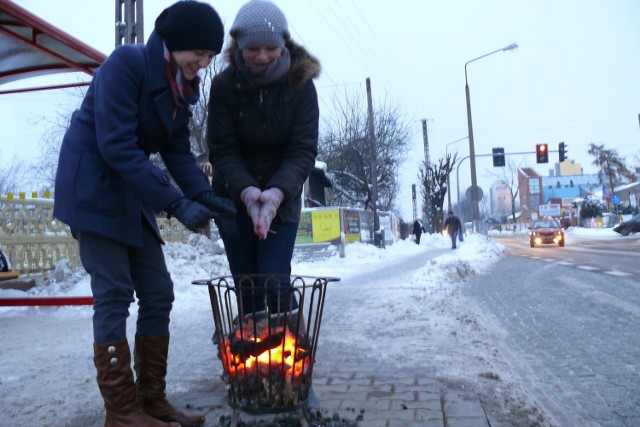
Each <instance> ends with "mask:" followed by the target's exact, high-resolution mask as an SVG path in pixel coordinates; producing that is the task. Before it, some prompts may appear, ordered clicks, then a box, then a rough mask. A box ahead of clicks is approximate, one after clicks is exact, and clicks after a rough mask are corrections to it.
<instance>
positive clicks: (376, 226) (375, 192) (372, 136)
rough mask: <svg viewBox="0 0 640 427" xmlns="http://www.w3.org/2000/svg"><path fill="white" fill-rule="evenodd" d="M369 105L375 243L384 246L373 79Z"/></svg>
mask: <svg viewBox="0 0 640 427" xmlns="http://www.w3.org/2000/svg"><path fill="white" fill-rule="evenodd" d="M367 105H368V112H369V120H368V121H369V144H370V146H371V204H372V205H373V243H374V245H375V246H376V247H381V246H382V239H381V236H380V219H379V218H378V161H377V159H376V157H377V156H376V138H375V132H374V128H373V101H372V100H371V79H370V78H369V77H367Z"/></svg>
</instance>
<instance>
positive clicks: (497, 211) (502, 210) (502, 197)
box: [489, 181, 512, 218]
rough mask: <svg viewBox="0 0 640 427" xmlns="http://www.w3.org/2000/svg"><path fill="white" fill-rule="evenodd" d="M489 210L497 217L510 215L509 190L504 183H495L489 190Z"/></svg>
mask: <svg viewBox="0 0 640 427" xmlns="http://www.w3.org/2000/svg"><path fill="white" fill-rule="evenodd" d="M489 204H490V206H489V208H490V211H491V213H492V214H494V215H495V216H497V217H500V218H502V217H504V216H507V215H511V211H512V209H511V206H512V200H511V189H510V188H509V186H508V185H507V183H505V182H504V181H495V182H494V183H493V184H492V185H491V188H490V189H489Z"/></svg>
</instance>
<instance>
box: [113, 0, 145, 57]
mask: <svg viewBox="0 0 640 427" xmlns="http://www.w3.org/2000/svg"><path fill="white" fill-rule="evenodd" d="M143 23H144V18H143V14H142V0H116V46H120V45H123V44H136V43H144V25H143Z"/></svg>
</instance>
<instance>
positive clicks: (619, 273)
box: [604, 270, 631, 277]
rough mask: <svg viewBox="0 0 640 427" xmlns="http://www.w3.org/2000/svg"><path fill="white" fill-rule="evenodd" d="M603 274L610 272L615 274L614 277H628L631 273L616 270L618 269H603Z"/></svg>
mask: <svg viewBox="0 0 640 427" xmlns="http://www.w3.org/2000/svg"><path fill="white" fill-rule="evenodd" d="M604 274H610V275H612V276H616V277H628V276H631V274H629V273H625V272H624V271H618V270H610V271H605V272H604Z"/></svg>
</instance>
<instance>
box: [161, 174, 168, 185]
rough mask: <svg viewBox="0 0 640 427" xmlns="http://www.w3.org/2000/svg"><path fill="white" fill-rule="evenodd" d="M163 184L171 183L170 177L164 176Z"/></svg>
mask: <svg viewBox="0 0 640 427" xmlns="http://www.w3.org/2000/svg"><path fill="white" fill-rule="evenodd" d="M162 182H164V183H168V182H169V177H168V176H167V175H162Z"/></svg>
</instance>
